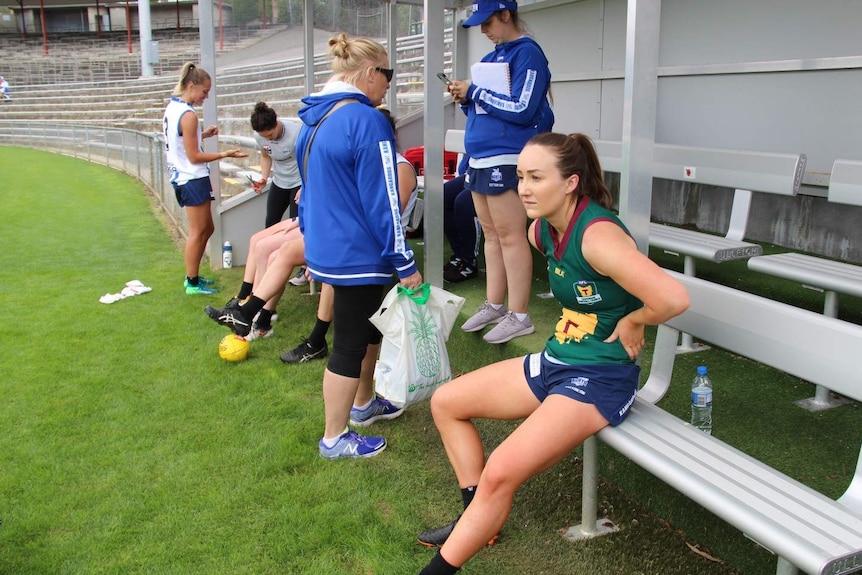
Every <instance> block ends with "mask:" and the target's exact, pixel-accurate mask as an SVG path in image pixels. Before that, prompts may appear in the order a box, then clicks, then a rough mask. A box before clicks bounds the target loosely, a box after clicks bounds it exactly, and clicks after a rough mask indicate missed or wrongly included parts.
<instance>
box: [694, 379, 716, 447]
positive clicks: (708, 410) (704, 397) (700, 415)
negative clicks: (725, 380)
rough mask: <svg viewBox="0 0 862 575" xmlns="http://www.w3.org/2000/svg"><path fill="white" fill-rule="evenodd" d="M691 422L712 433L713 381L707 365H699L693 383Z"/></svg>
mask: <svg viewBox="0 0 862 575" xmlns="http://www.w3.org/2000/svg"><path fill="white" fill-rule="evenodd" d="M691 424H692V425H694V426H695V427H697V428H698V429H700V430H701V431H703V432H705V433H708V434H710V435H712V381H710V379H709V376H708V375H707V374H706V366H705V365H700V366H698V368H697V375H696V376H695V378H694V381H693V382H692V384H691Z"/></svg>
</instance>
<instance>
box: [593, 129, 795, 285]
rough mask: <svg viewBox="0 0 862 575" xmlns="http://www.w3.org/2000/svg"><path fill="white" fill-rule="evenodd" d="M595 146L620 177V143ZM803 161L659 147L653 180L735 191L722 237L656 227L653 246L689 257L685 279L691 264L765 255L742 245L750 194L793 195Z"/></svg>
mask: <svg viewBox="0 0 862 575" xmlns="http://www.w3.org/2000/svg"><path fill="white" fill-rule="evenodd" d="M595 145H596V151H597V152H598V154H599V161H600V162H601V164H602V168H603V169H604V170H605V171H606V172H616V173H619V172H620V170H621V167H622V143H621V142H611V141H606V140H596V141H595ZM805 160H806V156H805V155H804V154H775V153H769V152H755V151H748V150H727V149H720V148H694V147H689V146H672V145H669V144H656V145H655V148H654V152H653V163H652V175H653V177H654V178H662V179H665V180H675V181H680V182H690V183H693V184H707V185H712V186H719V187H726V188H733V189H734V194H733V206H732V208H731V212H730V221H729V225H728V229H727V232H726V233H725V235H724V236H717V235H714V234H708V233H704V232H699V231H696V230H689V229H682V228H677V227H674V226H668V225H664V224H659V223H655V222H653V223H651V224H650V229H649V242H650V245H651V246H655V247H658V248H661V249H663V250H665V251H667V252H670V253H674V254H678V255H679V254H681V255H683V256H685V258H686V262H685V268H686V270H690V271H686V275H695V274H694V261H693V260H692V258H699V259H704V260H709V261H714V262H718V263H720V262H724V261H728V260H735V259H745V258H749V257H752V256H757V255H760V254H762V253H763V249H762V248H761V247H760V246H759V245H757V244H753V243H749V242H745V241H743V238H744V237H745V231H746V228H747V226H748V213H749V210H750V208H751V196H752V192H755V191H756V192H764V193H770V194H779V195H784V196H793V195H795V194H796V193H797V192H798V191H799V184H800V182H801V181H802V174H803V172H804V171H805Z"/></svg>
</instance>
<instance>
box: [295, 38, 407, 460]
mask: <svg viewBox="0 0 862 575" xmlns="http://www.w3.org/2000/svg"><path fill="white" fill-rule="evenodd" d="M329 55H330V56H331V58H332V71H333V75H332V77H331V78H330V79H329V81H328V82H327V83H326V85H325V86H324V87H323V89H322V90H321V91H320V92H319V93H316V94H312V95H310V96H308V97H306V98H304V99H303V102H304V103H305V106H304V107H303V108H302V109H301V110H299V118H300V119H301V120H302V122H303V124H304V126H303V127H302V130H301V131H300V134H299V138H298V140H297V145H296V149H297V160H298V161H299V166H300V172H301V173H302V181H303V185H302V201H301V202H300V204H299V222H300V227H301V228H302V231H303V234H304V236H305V261H306V264H307V267H308V271H309V273H310V274H311V276H312V278H313V279H315V280H318V281H321V282H324V283H328V284H330V285H332V286H333V289H334V291H335V303H334V320H333V324H334V327H335V333H334V336H333V346H332V353H331V354H330V356H329V360H328V364H327V368H326V370H325V372H324V374H323V403H324V412H325V427H324V433H323V437H322V438H321V440H320V442H319V443H318V448H319V451H320V455H321V456H322V457H324V458H326V459H337V458H344V457H372V456H375V455H378V454H379V453H380V452H382V451H383V449H385V447H386V440H385V439H384V438H382V437H366V436H363V435H360V434H358V433H356V432H354V431H352V430H350V428H349V427H348V422H349V423H350V424H352V425H354V426H358V427H364V426H367V425H370V424H371V423H373V422H375V421H379V420H385V419H392V418H394V417H398V416H399V415H400V414H401V413H402V410H401V409H398V408H396V407H395V406H393V405H392V404H391V403H389V402H388V401H386V400H384V399H381V398H378V397H375V396H374V389H373V381H372V375H373V371H374V363H375V361H376V358H377V351H378V349H379V343H380V341H381V339H382V336H381V335H380V332H379V331H377V329H376V328H375V327H374V326H373V325H372V324H371V322H369V321H368V318H369V317H371V315H372V314H373V313H374V312H375V311H376V310H377V308H378V307H379V306H380V303H381V302H382V301H383V296H384V289H385V287H386V286H387V285H388V284H390V283H391V282H392V276H393V274H395V275H397V277H398V279H399V282H400V283H401V285H403V286H405V287H408V288H416V287H418V286H419V284H421V283H422V275H421V274H420V273H419V271H418V269H417V267H416V262H415V261H414V260H413V251H412V250H411V249H410V246H409V245H408V244H407V238H406V236H405V234H404V228H403V227H402V225H401V200H400V196H399V190H398V177H397V166H396V164H397V155H396V150H395V134H394V132H393V131H392V127H391V126H390V124H389V121H388V120H387V119H386V117H384V116H383V114H381V113H380V112H378V111H377V110H376V109H375V106H378V105H380V104H381V103H382V101H383V98H384V96H385V95H386V92H387V90H388V89H389V83H390V82H391V81H392V77H393V70H392V69H390V68H388V67H387V66H388V62H389V60H388V56H387V54H386V50H385V48H383V46H381V45H380V44H378V43H377V42H375V41H373V40H369V39H366V38H353V39H350V38H348V37H347V35H345V34H339V35H338V36H335V37H333V38H331V39H330V40H329Z"/></svg>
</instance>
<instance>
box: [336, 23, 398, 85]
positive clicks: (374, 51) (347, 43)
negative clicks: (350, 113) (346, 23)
mask: <svg viewBox="0 0 862 575" xmlns="http://www.w3.org/2000/svg"><path fill="white" fill-rule="evenodd" d="M328 53H329V56H330V58H331V60H330V66H331V68H332V72H333V78H334V79H336V80H343V81H345V82H347V83H349V84H353V85H356V83H357V82H358V81H359V78H361V77H362V75H363V74H365V72H366V70H368V68H373V67H374V66H379V65H380V64H379V63H380V62H381V61H384V60H386V58H387V55H386V48H384V47H383V46H382V45H381V44H379V43H377V42H375V41H374V40H371V39H369V38H353V39H351V38H348V36H347V34H345V33H344V32H340V33H339V34H337V35H335V36H333V37H332V38H330V39H329V49H328Z"/></svg>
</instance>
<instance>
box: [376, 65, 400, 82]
mask: <svg viewBox="0 0 862 575" xmlns="http://www.w3.org/2000/svg"><path fill="white" fill-rule="evenodd" d="M374 69H375V70H377V71H378V72H380V73H381V74H383V75H384V76H386V81H387V82H391V81H392V76H393V75H395V70H393V69H392V68H381V67H380V66H375V67H374Z"/></svg>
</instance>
